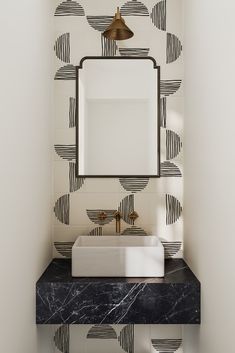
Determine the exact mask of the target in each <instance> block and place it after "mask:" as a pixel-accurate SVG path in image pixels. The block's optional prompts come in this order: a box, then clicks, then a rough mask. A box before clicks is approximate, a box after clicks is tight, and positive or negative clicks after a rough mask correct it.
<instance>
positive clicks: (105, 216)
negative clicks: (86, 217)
mask: <svg viewBox="0 0 235 353" xmlns="http://www.w3.org/2000/svg"><path fill="white" fill-rule="evenodd" d="M98 218H99V220H100V221H104V220H105V219H106V218H107V213H105V212H104V211H102V212H100V213H99V214H98Z"/></svg>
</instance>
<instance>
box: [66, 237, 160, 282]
mask: <svg viewBox="0 0 235 353" xmlns="http://www.w3.org/2000/svg"><path fill="white" fill-rule="evenodd" d="M72 276H73V277H163V276H164V248H163V245H162V243H161V241H160V240H159V238H158V237H157V236H152V235H151V236H138V235H137V236H133V235H130V236H129V235H110V236H90V235H89V236H79V237H78V238H77V240H76V241H75V243H74V245H73V247H72Z"/></svg>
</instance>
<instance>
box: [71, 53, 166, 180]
mask: <svg viewBox="0 0 235 353" xmlns="http://www.w3.org/2000/svg"><path fill="white" fill-rule="evenodd" d="M159 71H160V70H159V67H158V66H156V63H155V61H154V59H152V58H149V57H147V58H122V57H113V58H110V57H109V58H105V57H104V58H103V57H98V58H96V57H87V58H84V59H83V60H82V62H81V65H80V66H79V67H77V82H76V89H77V128H76V129H77V175H78V176H86V177H87V176H90V177H95V176H96V177H99V176H102V177H104V176H105V177H106V176H107V177H108V176H109V177H114V176H115V177H119V176H153V177H157V176H159V164H160V160H159V143H160V141H159V80H160V73H159Z"/></svg>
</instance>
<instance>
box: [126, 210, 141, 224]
mask: <svg viewBox="0 0 235 353" xmlns="http://www.w3.org/2000/svg"><path fill="white" fill-rule="evenodd" d="M128 216H129V218H130V219H131V220H132V221H133V222H135V220H136V219H137V218H138V217H139V215H138V213H137V212H135V211H132V212H130V213H129V215H128Z"/></svg>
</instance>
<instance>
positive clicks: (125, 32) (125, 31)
mask: <svg viewBox="0 0 235 353" xmlns="http://www.w3.org/2000/svg"><path fill="white" fill-rule="evenodd" d="M133 35H134V33H133V32H132V31H131V30H130V28H128V27H127V25H126V24H125V21H124V19H123V18H122V16H121V13H120V10H119V7H118V8H117V12H116V14H115V16H114V18H113V21H112V23H111V24H110V25H109V26H108V28H106V30H105V31H104V33H103V36H104V37H105V38H108V39H112V40H124V39H129V38H131V37H133Z"/></svg>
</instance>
